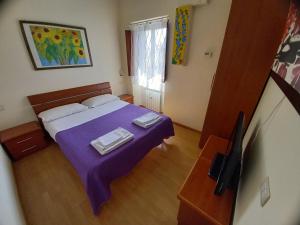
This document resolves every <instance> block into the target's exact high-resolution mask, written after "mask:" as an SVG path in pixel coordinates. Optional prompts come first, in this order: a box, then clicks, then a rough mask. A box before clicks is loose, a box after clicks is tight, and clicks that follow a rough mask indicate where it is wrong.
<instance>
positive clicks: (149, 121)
mask: <svg viewBox="0 0 300 225" xmlns="http://www.w3.org/2000/svg"><path fill="white" fill-rule="evenodd" d="M161 119H162V117H161V116H160V115H158V114H156V113H153V112H149V113H146V114H145V115H143V116H141V117H138V118H136V119H134V120H133V121H132V122H133V123H134V124H136V125H138V126H140V127H143V128H148V127H151V126H152V125H154V124H155V123H157V122H158V121H160V120H161Z"/></svg>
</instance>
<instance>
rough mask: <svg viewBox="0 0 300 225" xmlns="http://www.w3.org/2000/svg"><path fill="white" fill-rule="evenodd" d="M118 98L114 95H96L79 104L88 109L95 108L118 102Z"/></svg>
mask: <svg viewBox="0 0 300 225" xmlns="http://www.w3.org/2000/svg"><path fill="white" fill-rule="evenodd" d="M119 99H120V98H119V97H117V96H115V95H110V94H105V95H98V96H95V97H92V98H88V99H86V100H84V101H83V102H81V104H83V105H86V106H88V107H89V108H95V107H96V106H99V105H103V104H105V103H108V102H112V101H116V100H119Z"/></svg>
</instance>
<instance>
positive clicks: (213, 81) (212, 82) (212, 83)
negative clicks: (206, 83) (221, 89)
mask: <svg viewBox="0 0 300 225" xmlns="http://www.w3.org/2000/svg"><path fill="white" fill-rule="evenodd" d="M215 77H216V73H214V76H213V79H212V81H211V85H210V90H211V91H212V89H213V86H214V83H215Z"/></svg>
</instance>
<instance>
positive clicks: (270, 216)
mask: <svg viewBox="0 0 300 225" xmlns="http://www.w3.org/2000/svg"><path fill="white" fill-rule="evenodd" d="M283 96H284V94H283V92H282V91H281V90H280V89H279V87H278V86H277V85H276V83H275V82H274V81H273V80H272V79H271V78H270V80H269V82H268V84H267V86H266V89H265V91H264V93H263V96H262V99H261V100H260V103H259V105H258V108H257V110H256V112H255V115H254V117H253V119H252V121H251V124H250V127H249V129H248V131H247V133H246V136H245V139H244V145H245V146H246V145H247V143H252V145H249V149H250V151H249V156H250V157H249V158H248V160H247V162H245V167H244V173H243V177H242V180H241V183H240V189H239V193H238V198H237V206H236V213H235V220H234V224H236V225H253V224H256V225H267V224H272V225H283V224H284V225H298V224H300V214H299V207H300V191H299V187H300V179H299V178H300V163H299V159H300V151H299V146H300V138H299V134H300V117H299V114H298V113H297V111H296V110H295V109H294V108H293V106H292V105H291V103H290V102H289V100H288V99H287V98H285V99H284V100H283V102H282V104H281V105H280V106H279V107H278V108H277V110H275V113H274V114H273V116H272V117H271V119H270V120H268V122H267V123H265V125H264V126H263V128H262V129H261V132H259V133H258V135H257V138H256V139H255V140H254V142H253V141H251V142H249V140H250V139H251V137H253V136H255V135H254V134H255V130H256V129H257V128H258V127H260V126H261V124H262V123H263V122H264V121H266V119H267V117H268V116H269V115H270V113H271V111H272V110H273V108H274V107H275V106H276V104H277V103H278V102H279V101H280V100H281V99H282V97H283ZM267 176H269V178H270V190H271V199H270V200H269V202H268V203H267V204H266V205H265V206H264V207H261V206H260V192H259V188H260V185H261V183H262V182H263V180H264V179H265V177H267Z"/></svg>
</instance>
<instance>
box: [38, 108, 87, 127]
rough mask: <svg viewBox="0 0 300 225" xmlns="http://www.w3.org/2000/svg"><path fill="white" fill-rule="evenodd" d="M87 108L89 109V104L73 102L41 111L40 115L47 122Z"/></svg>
mask: <svg viewBox="0 0 300 225" xmlns="http://www.w3.org/2000/svg"><path fill="white" fill-rule="evenodd" d="M85 110H88V107H87V106H85V105H82V104H79V103H72V104H68V105H62V106H58V107H55V108H52V109H49V110H46V111H43V112H41V113H39V115H38V117H39V118H41V119H42V121H43V122H45V123H47V122H51V121H53V120H56V119H59V118H62V117H65V116H69V115H72V114H74V113H79V112H82V111H85Z"/></svg>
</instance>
